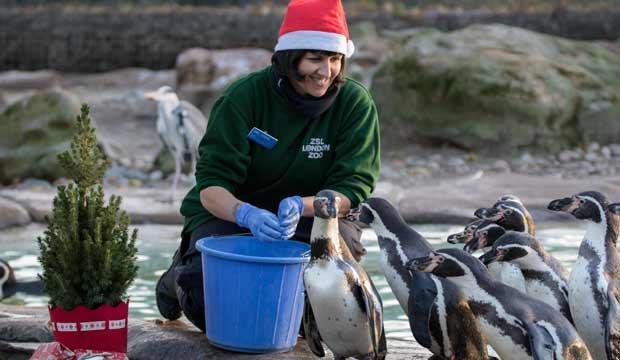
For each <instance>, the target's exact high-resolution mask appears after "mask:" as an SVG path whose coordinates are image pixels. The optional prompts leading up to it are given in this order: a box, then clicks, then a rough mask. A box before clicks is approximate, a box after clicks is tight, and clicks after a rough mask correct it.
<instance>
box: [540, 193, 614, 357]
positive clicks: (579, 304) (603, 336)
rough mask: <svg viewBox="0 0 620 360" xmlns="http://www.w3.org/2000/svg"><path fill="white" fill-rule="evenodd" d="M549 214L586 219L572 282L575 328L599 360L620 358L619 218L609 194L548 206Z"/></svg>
mask: <svg viewBox="0 0 620 360" xmlns="http://www.w3.org/2000/svg"><path fill="white" fill-rule="evenodd" d="M547 208H548V209H549V210H553V211H563V212H566V213H569V214H572V215H573V216H574V217H575V218H577V219H579V220H586V222H587V225H586V232H585V235H584V238H583V240H582V242H581V245H580V246H579V255H578V257H577V261H576V262H575V264H574V265H573V268H572V271H571V273H570V276H569V279H568V302H569V305H570V310H571V314H572V315H573V320H574V321H575V327H576V328H577V330H578V331H579V333H580V334H581V336H582V337H583V339H584V340H585V341H586V343H587V344H588V348H589V349H590V351H591V352H592V355H593V357H594V358H595V359H597V360H599V359H606V360H610V359H620V260H619V258H618V252H617V249H616V242H617V241H618V231H619V228H620V218H618V216H617V215H615V213H616V211H617V209H618V207H617V206H616V205H615V204H614V206H612V207H611V208H610V206H609V203H608V201H607V198H606V197H605V195H603V194H601V193H600V192H597V191H586V192H582V193H579V194H576V195H573V196H571V197H565V198H562V199H556V200H553V201H551V202H550V203H549V205H548V207H547Z"/></svg>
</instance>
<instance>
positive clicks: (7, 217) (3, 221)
mask: <svg viewBox="0 0 620 360" xmlns="http://www.w3.org/2000/svg"><path fill="white" fill-rule="evenodd" d="M29 223H30V215H28V211H27V210H26V209H24V208H23V207H22V206H21V205H19V204H18V203H16V202H15V201H11V200H9V199H5V198H2V197H0V229H5V228H8V227H11V226H23V225H27V224H29Z"/></svg>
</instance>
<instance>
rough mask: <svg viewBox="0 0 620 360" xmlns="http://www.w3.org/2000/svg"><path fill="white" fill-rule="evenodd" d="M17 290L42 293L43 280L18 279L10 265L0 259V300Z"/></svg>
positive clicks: (34, 293)
mask: <svg viewBox="0 0 620 360" xmlns="http://www.w3.org/2000/svg"><path fill="white" fill-rule="evenodd" d="M18 292H22V293H25V294H30V295H42V294H43V282H42V281H41V280H31V281H18V280H17V279H16V278H15V272H14V271H13V268H12V267H11V265H9V263H8V262H6V261H5V260H3V259H0V300H2V299H4V298H8V297H11V296H13V295H15V294H16V293H18Z"/></svg>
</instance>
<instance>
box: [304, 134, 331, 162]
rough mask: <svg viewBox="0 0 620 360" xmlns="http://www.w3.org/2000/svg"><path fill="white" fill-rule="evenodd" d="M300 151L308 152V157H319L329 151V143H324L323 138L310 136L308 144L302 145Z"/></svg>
mask: <svg viewBox="0 0 620 360" xmlns="http://www.w3.org/2000/svg"><path fill="white" fill-rule="evenodd" d="M301 151H302V152H307V153H308V159H320V158H322V157H323V153H324V152H326V151H329V144H324V143H323V138H310V144H308V145H302V147H301Z"/></svg>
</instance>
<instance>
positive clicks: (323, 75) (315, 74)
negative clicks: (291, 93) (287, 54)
mask: <svg viewBox="0 0 620 360" xmlns="http://www.w3.org/2000/svg"><path fill="white" fill-rule="evenodd" d="M342 56H343V55H342V54H334V55H326V54H322V53H318V52H317V53H315V52H307V53H306V54H305V55H304V57H303V58H301V61H300V62H299V67H298V68H297V69H298V71H299V74H301V75H302V76H303V79H301V80H296V79H291V80H292V84H293V87H294V88H295V90H296V91H297V92H298V93H299V94H300V95H311V96H314V97H321V96H323V95H325V93H326V92H327V89H329V87H330V86H331V84H332V83H333V82H334V79H335V78H336V76H338V74H340V68H341V67H342Z"/></svg>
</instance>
